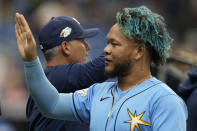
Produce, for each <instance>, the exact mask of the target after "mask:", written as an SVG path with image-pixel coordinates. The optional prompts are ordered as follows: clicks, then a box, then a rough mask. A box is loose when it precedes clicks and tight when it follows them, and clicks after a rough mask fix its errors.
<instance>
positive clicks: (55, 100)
mask: <svg viewBox="0 0 197 131" xmlns="http://www.w3.org/2000/svg"><path fill="white" fill-rule="evenodd" d="M25 75H26V82H27V87H28V89H29V91H30V93H31V96H32V98H33V99H34V101H35V102H36V104H37V105H38V107H39V109H40V111H41V112H42V113H43V115H45V116H47V117H50V118H55V119H65V120H79V121H81V122H86V123H90V130H91V131H141V130H142V131H186V120H187V116H188V114H187V108H186V105H185V103H184V102H183V100H182V99H181V98H180V97H179V96H177V95H176V94H175V93H174V92H173V91H172V90H171V89H170V88H169V87H168V86H167V85H165V84H164V83H162V82H161V81H159V80H157V79H156V78H154V77H153V78H150V79H149V80H146V81H144V82H143V83H141V84H139V85H138V86H136V87H133V88H131V89H129V90H127V91H121V90H120V88H119V87H117V83H115V82H104V83H101V84H94V85H92V86H91V87H89V88H87V89H84V90H79V91H76V92H75V93H70V94H67V93H61V94H59V93H58V91H57V90H56V88H54V87H53V85H52V84H51V83H50V82H49V81H48V79H47V78H46V75H45V74H44V72H43V70H42V66H41V64H40V62H39V59H36V60H35V61H33V62H25Z"/></svg>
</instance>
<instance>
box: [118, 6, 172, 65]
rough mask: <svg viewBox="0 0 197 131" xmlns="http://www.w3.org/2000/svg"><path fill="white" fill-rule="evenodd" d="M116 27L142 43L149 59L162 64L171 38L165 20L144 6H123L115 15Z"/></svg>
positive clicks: (166, 55)
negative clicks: (146, 49) (147, 51)
mask: <svg viewBox="0 0 197 131" xmlns="http://www.w3.org/2000/svg"><path fill="white" fill-rule="evenodd" d="M116 19H117V23H118V27H119V29H120V31H122V32H123V33H124V34H125V35H126V36H127V37H129V38H130V39H132V40H134V41H135V42H138V43H144V44H145V45H146V46H147V47H148V50H149V53H150V55H151V60H152V62H153V63H155V64H156V65H162V64H164V63H165V61H166V57H168V50H169V49H170V44H171V43H172V41H173V39H172V38H171V37H170V36H169V33H168V31H167V29H166V25H165V21H164V19H163V17H161V16H160V15H158V14H156V13H153V12H152V11H151V10H149V9H148V8H147V7H145V6H140V7H138V8H124V9H123V11H122V12H118V13H117V15H116Z"/></svg>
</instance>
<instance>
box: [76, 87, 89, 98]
mask: <svg viewBox="0 0 197 131" xmlns="http://www.w3.org/2000/svg"><path fill="white" fill-rule="evenodd" d="M77 93H78V94H80V95H81V96H84V97H85V96H87V95H88V88H86V89H83V90H78V91H77Z"/></svg>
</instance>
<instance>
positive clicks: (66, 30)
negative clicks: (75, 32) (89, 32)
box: [60, 27, 72, 38]
mask: <svg viewBox="0 0 197 131" xmlns="http://www.w3.org/2000/svg"><path fill="white" fill-rule="evenodd" d="M71 31H72V29H71V28H70V27H66V28H64V29H63V30H62V31H61V33H60V37H64V38H66V37H68V36H69V35H70V34H71Z"/></svg>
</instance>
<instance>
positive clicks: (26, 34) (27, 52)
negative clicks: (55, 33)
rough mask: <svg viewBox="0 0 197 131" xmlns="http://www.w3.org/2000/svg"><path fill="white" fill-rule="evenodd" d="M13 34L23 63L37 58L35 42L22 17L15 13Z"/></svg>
mask: <svg viewBox="0 0 197 131" xmlns="http://www.w3.org/2000/svg"><path fill="white" fill-rule="evenodd" d="M15 34H16V40H17V46H18V52H19V54H20V56H21V57H22V59H23V60H24V61H33V60H35V59H36V58H37V53H36V42H35V39H34V37H33V35H32V33H31V30H30V28H29V25H28V24H27V22H26V20H25V18H24V16H23V15H21V14H19V13H16V24H15Z"/></svg>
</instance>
